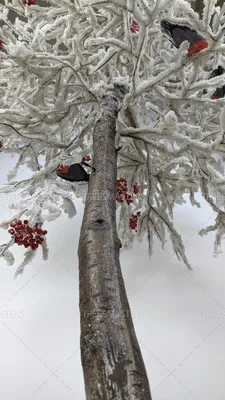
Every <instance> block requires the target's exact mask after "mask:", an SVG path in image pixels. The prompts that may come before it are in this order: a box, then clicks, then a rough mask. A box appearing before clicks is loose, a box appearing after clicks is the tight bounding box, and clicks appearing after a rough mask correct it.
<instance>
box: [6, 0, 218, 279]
mask: <svg viewBox="0 0 225 400" xmlns="http://www.w3.org/2000/svg"><path fill="white" fill-rule="evenodd" d="M35 3H36V4H30V5H29V4H28V2H27V4H24V3H23V2H22V1H21V2H18V1H9V0H5V1H4V5H0V20H1V27H0V49H1V51H0V92H1V96H0V114H1V123H0V144H1V147H0V150H1V152H6V153H10V154H15V155H17V156H18V159H17V162H16V163H15V168H14V169H13V170H12V171H10V173H9V175H8V178H9V180H10V183H7V184H5V185H1V187H0V193H12V192H13V193H15V195H16V201H14V202H13V204H12V211H13V213H14V216H13V217H12V219H11V220H9V221H5V222H2V223H1V225H0V226H2V227H3V228H7V227H8V225H9V224H11V223H13V221H14V220H20V218H28V219H29V221H30V223H31V224H32V227H33V228H35V223H37V222H38V223H39V224H43V223H44V221H53V220H54V219H56V218H58V217H59V216H60V215H61V212H62V210H63V211H64V212H65V213H67V214H68V216H69V218H72V217H73V216H75V214H76V208H75V206H74V204H75V198H76V197H81V198H82V199H83V200H84V201H85V191H86V186H87V185H86V184H84V183H76V182H74V183H72V182H69V181H64V180H62V179H61V178H59V177H58V176H57V173H56V171H57V169H58V168H59V167H60V166H61V167H62V166H63V165H64V166H65V165H67V166H70V165H71V164H72V163H80V162H81V160H82V157H83V156H86V155H87V154H89V155H90V154H91V153H92V133H93V129H94V126H95V123H96V121H97V120H98V118H99V116H100V112H101V110H100V107H99V105H100V102H101V100H102V97H103V96H104V95H105V93H106V92H107V90H109V89H110V90H113V87H114V84H120V85H125V86H126V90H127V94H126V96H125V99H124V102H123V104H122V107H121V110H120V112H119V116H118V121H117V142H118V147H122V148H121V149H120V150H119V151H118V191H117V205H118V230H119V235H120V237H121V240H122V242H123V244H124V245H125V246H126V245H127V246H129V245H131V243H132V241H133V239H134V237H135V235H137V236H138V238H139V239H140V240H141V239H142V238H143V236H144V235H147V237H148V240H149V251H150V253H151V251H152V246H153V240H154V236H157V237H158V238H159V240H160V241H161V242H162V245H164V243H165V240H166V235H167V233H168V234H169V236H170V238H171V241H172V244H173V248H174V251H175V253H176V255H177V257H178V258H179V259H181V260H182V261H183V262H184V263H185V264H186V265H187V266H188V268H190V265H189V263H188V260H187V258H186V255H185V249H184V245H183V243H182V238H181V237H180V235H179V233H178V232H177V231H176V229H175V227H174V225H173V210H174V206H175V204H182V203H183V202H184V201H185V200H184V198H185V195H186V194H188V195H189V198H190V201H191V203H192V205H193V206H197V207H199V203H198V202H197V201H196V199H195V193H197V192H198V191H199V190H201V193H202V196H203V197H204V198H205V200H206V201H207V202H208V203H209V204H210V206H211V207H212V209H213V210H214V212H215V213H216V214H217V219H216V223H215V225H213V226H212V227H209V228H206V230H205V231H204V232H202V233H206V232H208V231H211V230H215V232H216V242H215V246H216V249H218V248H219V246H220V244H221V241H222V238H223V236H224V226H225V225H224V209H223V203H224V196H225V178H224V172H225V171H224V161H225V137H224V133H225V111H224V110H225V105H224V101H225V100H224V94H225V89H224V87H225V73H223V72H224V70H225V59H224V45H223V43H224V36H225V25H224V21H225V8H224V7H223V8H222V9H221V10H220V9H219V7H215V5H216V1H215V0H212V1H205V8H204V13H203V17H202V19H200V18H199V16H198V14H196V13H195V12H194V11H193V9H192V8H191V6H190V4H189V2H187V1H186V0H181V1H179V2H177V1H176V0H163V1H162V0H151V1H147V0H136V1H130V0H129V1H125V0H116V1H107V2H106V1H105V2H104V1H99V0H79V1H77V0H76V1H74V2H72V1H70V0H48V2H47V4H46V6H43V5H42V4H41V1H38V0H37V1H36V2H35ZM9 11H10V13H11V12H13V15H14V17H13V21H11V20H10V19H9V16H10V15H11V14H10V13H9ZM162 21H164V25H165V26H167V27H168V26H169V27H170V29H169V32H167V34H165V32H163V31H162V25H161V23H162ZM165 21H166V24H165ZM171 24H172V25H171ZM177 27H178V28H177ZM176 29H178V31H179V33H177V32H178V31H177V30H176ZM184 29H187V30H186V31H185V36H184V39H183V40H181V37H182V34H181V32H182V30H184ZM188 29H189V31H188ZM193 30H194V31H193ZM187 32H189V33H187ZM190 32H191V33H190ZM194 32H195V33H194ZM188 34H189V35H190V40H188ZM196 38H197V39H196ZM196 43H198V45H196ZM199 43H200V44H199ZM200 45H201V46H203V48H200V47H199V48H198V46H200ZM192 46H194V47H192ZM196 46H197V47H196ZM196 49H198V51H197V50H196ZM216 71H220V72H221V71H222V72H221V73H219V72H218V73H217V72H216ZM0 157H1V153H0ZM21 165H23V166H25V167H27V168H28V169H29V170H31V173H30V176H29V177H28V178H27V179H25V180H18V179H17V170H18V168H19V167H20V166H21ZM121 179H122V181H121ZM125 183H126V185H125ZM215 193H217V194H219V196H220V201H218V198H215V197H216V196H215ZM24 204H26V209H25V207H24ZM37 229H40V227H39V228H37ZM10 243H11V242H10ZM11 244H12V243H11ZM11 244H10V246H11ZM7 246H8V245H3V248H2V253H0V254H1V255H2V256H5V258H6V259H7V260H8V262H9V263H13V256H12V255H11V253H10V252H9V250H8V247H7ZM33 247H35V246H34V245H33ZM42 251H43V257H44V258H45V259H46V257H47V253H48V249H47V244H46V242H45V243H44V244H43V245H42ZM216 251H217V250H216ZM35 254H36V253H35ZM33 255H34V254H33V253H31V252H30V250H29V251H28V252H27V253H26V255H25V259H24V261H23V263H22V264H21V265H20V267H19V269H18V270H17V274H20V273H22V272H23V269H24V267H25V265H26V264H27V263H28V262H30V260H32V257H33Z"/></svg>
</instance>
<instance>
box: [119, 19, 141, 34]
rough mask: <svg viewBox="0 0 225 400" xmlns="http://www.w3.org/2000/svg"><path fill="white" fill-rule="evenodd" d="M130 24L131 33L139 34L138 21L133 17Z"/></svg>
mask: <svg viewBox="0 0 225 400" xmlns="http://www.w3.org/2000/svg"><path fill="white" fill-rule="evenodd" d="M129 22H130V31H131V32H132V33H136V32H138V31H139V25H138V23H137V21H135V19H134V18H133V17H132V18H130V21H129ZM120 26H121V28H122V27H123V26H124V24H121V25H120Z"/></svg>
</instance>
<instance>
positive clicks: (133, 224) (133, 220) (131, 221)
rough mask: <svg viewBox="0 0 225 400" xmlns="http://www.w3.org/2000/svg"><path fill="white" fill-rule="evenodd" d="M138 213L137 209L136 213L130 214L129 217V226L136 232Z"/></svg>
mask: <svg viewBox="0 0 225 400" xmlns="http://www.w3.org/2000/svg"><path fill="white" fill-rule="evenodd" d="M140 215H141V213H140V211H138V212H137V214H132V215H131V217H130V219H129V228H130V229H133V230H135V232H137V221H138V218H139V217H140Z"/></svg>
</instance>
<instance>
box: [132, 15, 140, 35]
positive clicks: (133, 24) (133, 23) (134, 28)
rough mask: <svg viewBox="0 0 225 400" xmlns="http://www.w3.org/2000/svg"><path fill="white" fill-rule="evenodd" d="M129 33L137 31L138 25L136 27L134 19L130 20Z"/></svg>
mask: <svg viewBox="0 0 225 400" xmlns="http://www.w3.org/2000/svg"><path fill="white" fill-rule="evenodd" d="M130 31H131V32H132V33H136V32H138V31H139V25H138V23H137V21H135V19H134V18H132V19H131V27H130Z"/></svg>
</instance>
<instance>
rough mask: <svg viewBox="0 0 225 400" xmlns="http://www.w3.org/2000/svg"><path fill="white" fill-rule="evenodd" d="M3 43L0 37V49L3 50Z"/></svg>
mask: <svg viewBox="0 0 225 400" xmlns="http://www.w3.org/2000/svg"><path fill="white" fill-rule="evenodd" d="M3 45H4V42H3V40H1V39H0V51H2V50H3Z"/></svg>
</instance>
